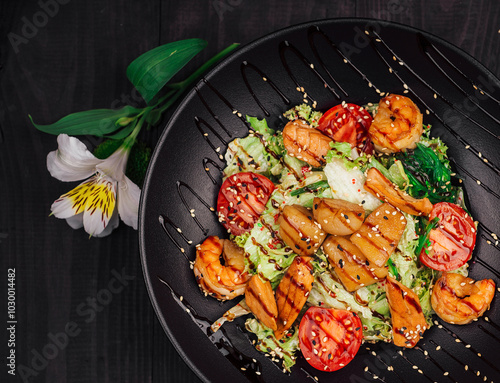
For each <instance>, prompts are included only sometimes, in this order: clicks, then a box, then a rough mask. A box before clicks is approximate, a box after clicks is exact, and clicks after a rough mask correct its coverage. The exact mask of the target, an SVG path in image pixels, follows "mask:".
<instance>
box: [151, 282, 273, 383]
mask: <svg viewBox="0 0 500 383" xmlns="http://www.w3.org/2000/svg"><path fill="white" fill-rule="evenodd" d="M157 278H158V280H159V281H160V282H161V283H163V284H164V285H165V286H167V287H168V289H169V290H170V293H171V294H172V297H173V298H174V300H175V301H176V302H177V304H178V305H179V306H181V307H182V308H183V309H184V310H185V311H186V313H188V315H189V316H190V318H191V320H192V321H193V322H194V323H196V324H197V325H198V327H199V328H200V329H201V330H202V331H203V332H204V333H205V335H206V336H207V337H208V338H209V339H210V340H211V341H212V343H213V344H214V345H215V346H216V347H217V349H218V350H219V351H220V352H221V353H222V354H223V355H224V356H225V357H226V358H227V359H228V360H229V361H230V362H231V363H232V364H233V365H234V366H235V367H236V368H238V369H239V370H240V371H241V373H242V374H243V375H245V377H246V378H247V379H248V380H250V381H251V382H256V383H259V382H264V380H263V378H262V376H261V374H262V365H261V364H260V362H259V361H257V360H256V359H254V358H251V357H249V356H247V355H245V354H243V353H241V352H240V351H238V350H237V349H236V347H234V345H233V343H232V342H231V340H230V339H229V337H228V336H227V333H226V331H225V330H224V328H222V327H221V328H220V329H219V330H218V331H216V332H215V333H214V332H213V331H212V330H211V329H210V326H211V325H212V322H211V321H210V320H208V318H205V317H203V316H200V315H199V314H198V313H197V312H196V310H195V308H194V307H193V306H192V305H190V304H189V302H187V301H186V300H185V299H184V298H183V297H182V296H181V295H179V294H178V293H176V292H175V290H174V289H173V288H172V286H170V285H169V284H168V283H167V282H165V281H164V280H163V279H161V278H160V277H157Z"/></svg>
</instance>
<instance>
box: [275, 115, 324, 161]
mask: <svg viewBox="0 0 500 383" xmlns="http://www.w3.org/2000/svg"><path fill="white" fill-rule="evenodd" d="M331 141H332V140H331V138H330V137H327V136H325V135H324V134H323V133H321V132H320V131H319V130H317V129H314V128H312V127H311V126H309V125H308V124H307V123H306V122H305V121H303V120H300V119H298V120H294V121H290V122H289V123H288V124H286V125H285V127H284V128H283V144H284V145H285V148H286V150H287V151H288V154H289V155H290V156H292V157H297V158H298V159H299V160H302V161H305V162H307V163H308V164H309V165H311V166H314V167H316V168H317V167H320V166H322V165H324V164H325V162H326V161H325V156H326V153H328V151H329V150H330V142H331Z"/></svg>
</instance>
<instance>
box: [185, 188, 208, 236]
mask: <svg viewBox="0 0 500 383" xmlns="http://www.w3.org/2000/svg"><path fill="white" fill-rule="evenodd" d="M176 185H177V193H179V197H180V198H181V200H182V204H183V205H184V207H185V208H186V210H187V211H188V212H189V215H190V216H191V217H192V218H193V220H194V221H195V222H196V224H197V225H198V227H199V228H200V230H201V231H202V232H203V234H204V235H207V234H208V230H207V229H205V227H204V226H203V225H202V224H201V223H200V221H199V220H198V218H197V217H196V214H194V209H192V208H191V207H190V206H189V204H188V203H187V201H186V198H185V197H184V194H182V190H181V187H185V188H186V189H187V190H189V191H190V192H191V194H192V195H194V196H195V197H196V198H197V199H198V201H200V202H201V203H202V204H203V205H205V207H206V208H207V209H208V210H210V211H211V212H215V209H214V208H213V207H211V206H210V205H209V204H208V203H207V202H205V200H204V199H203V198H201V197H200V195H199V194H198V193H196V192H195V191H194V190H193V188H192V187H191V186H189V185H188V184H187V183H185V182H183V181H177V182H176Z"/></svg>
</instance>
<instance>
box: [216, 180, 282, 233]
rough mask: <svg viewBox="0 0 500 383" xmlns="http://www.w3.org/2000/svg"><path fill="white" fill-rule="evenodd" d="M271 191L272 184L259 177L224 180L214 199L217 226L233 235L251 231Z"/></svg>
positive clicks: (272, 188)
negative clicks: (217, 220) (219, 225)
mask: <svg viewBox="0 0 500 383" xmlns="http://www.w3.org/2000/svg"><path fill="white" fill-rule="evenodd" d="M273 190H274V184H273V183H272V182H271V181H270V180H269V179H268V178H266V177H264V176H263V175H260V174H256V173H251V172H246V173H236V174H233V175H232V176H230V177H227V178H226V180H225V181H224V182H223V183H222V186H221V188H220V190H219V196H218V197H217V214H218V216H219V220H220V222H221V223H222V225H223V226H224V227H225V228H226V229H228V231H229V232H230V233H231V234H234V235H241V234H243V233H245V232H247V231H250V230H251V229H252V228H253V225H254V223H255V222H256V221H257V220H258V219H259V216H260V215H261V214H262V212H263V211H264V209H265V208H266V203H267V201H268V200H269V196H270V195H271V193H272V192H273Z"/></svg>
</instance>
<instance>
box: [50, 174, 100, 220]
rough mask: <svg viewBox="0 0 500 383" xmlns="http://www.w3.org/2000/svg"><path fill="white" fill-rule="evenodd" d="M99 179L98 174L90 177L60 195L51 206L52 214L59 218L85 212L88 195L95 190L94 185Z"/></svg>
mask: <svg viewBox="0 0 500 383" xmlns="http://www.w3.org/2000/svg"><path fill="white" fill-rule="evenodd" d="M97 179H98V177H97V176H94V177H90V178H89V179H88V180H85V181H83V182H82V183H81V184H80V185H78V186H77V187H76V188H74V189H73V190H70V191H69V192H67V193H66V194H63V195H62V196H60V197H59V198H58V199H57V200H55V201H54V203H53V204H52V206H51V207H50V210H52V214H54V215H55V216H56V217H57V218H69V217H72V216H74V215H77V214H80V213H83V211H84V210H85V206H86V205H87V201H88V197H89V195H90V194H91V193H92V191H94V188H93V186H94V185H95V184H96V182H97Z"/></svg>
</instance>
